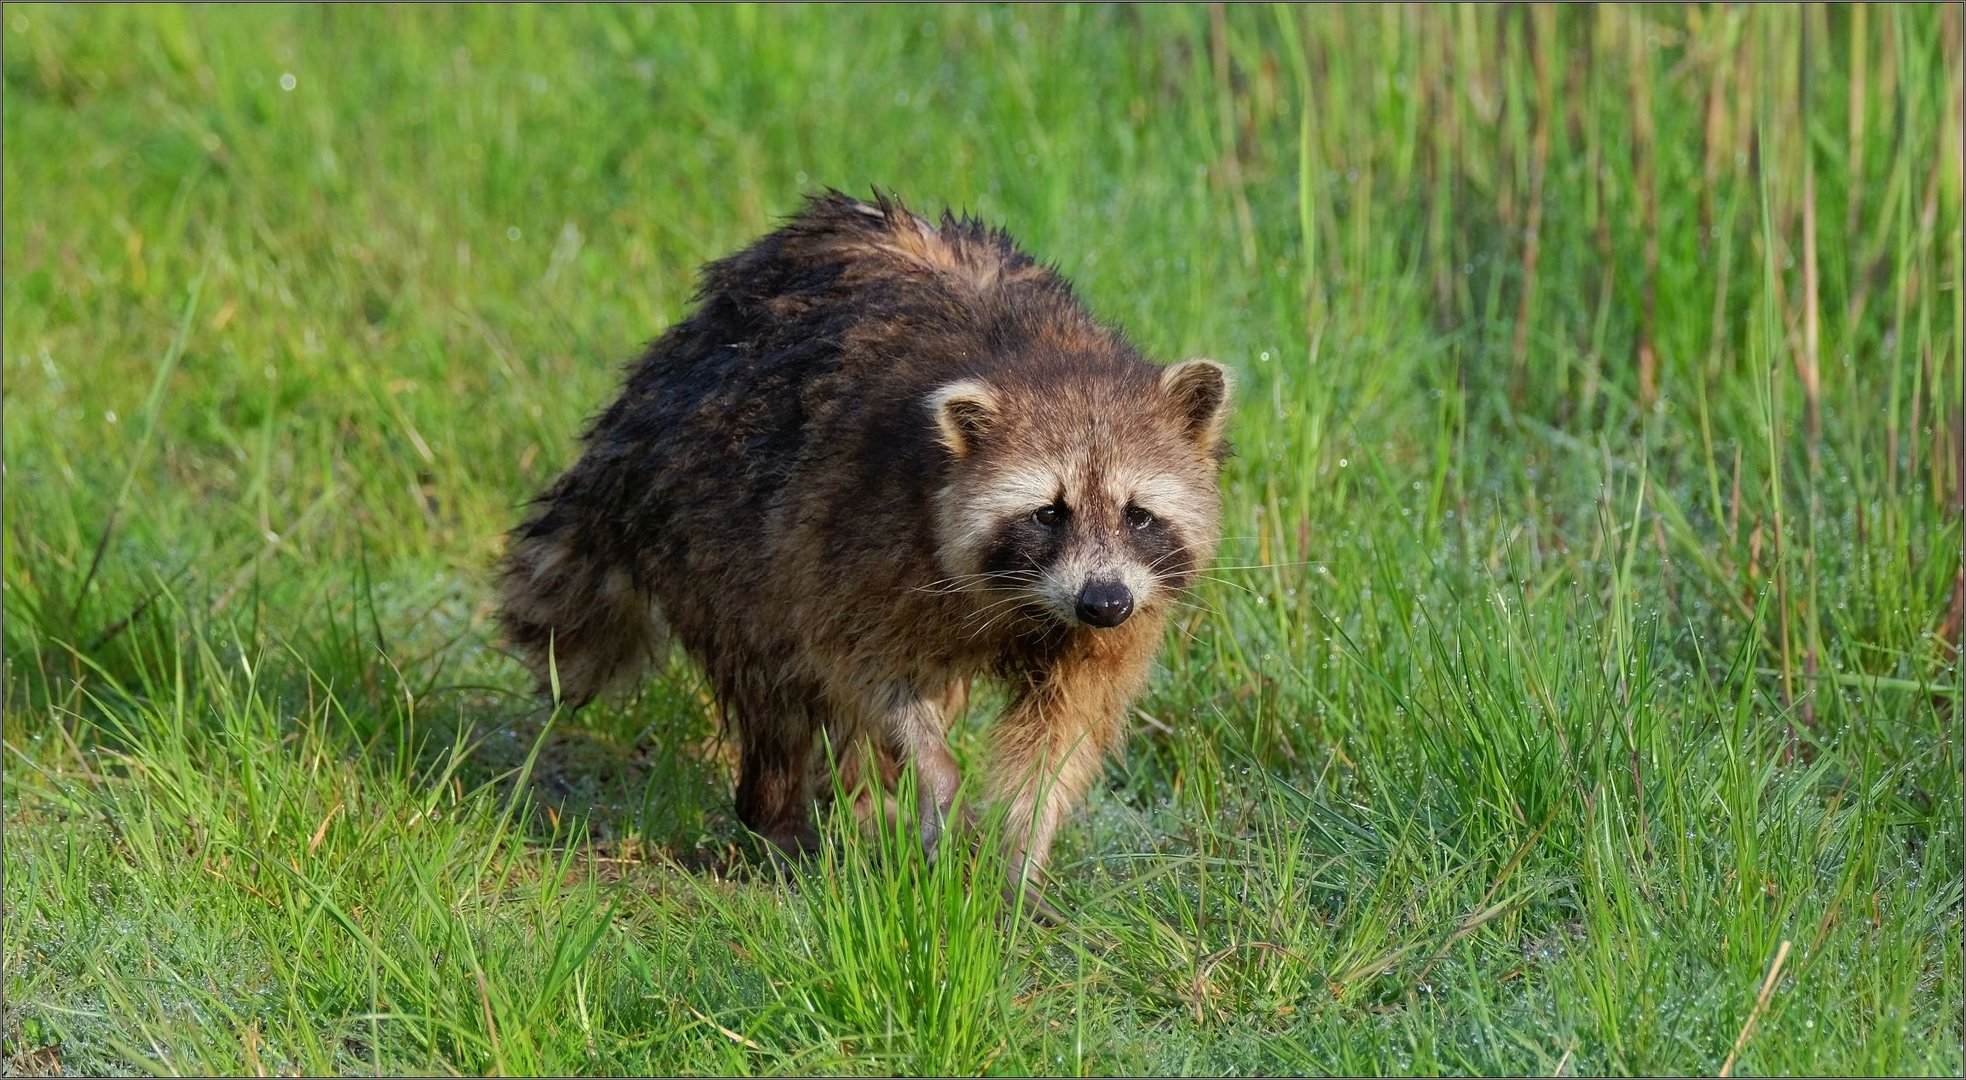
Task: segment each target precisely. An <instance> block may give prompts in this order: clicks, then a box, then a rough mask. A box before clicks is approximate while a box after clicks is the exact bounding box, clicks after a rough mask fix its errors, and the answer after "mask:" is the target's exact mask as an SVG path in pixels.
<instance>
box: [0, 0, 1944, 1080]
mask: <svg viewBox="0 0 1966 1080" xmlns="http://www.w3.org/2000/svg"><path fill="white" fill-rule="evenodd" d="M0 49H3V50H4V51H3V53H0V59H3V60H4V80H5V81H4V89H5V98H4V153H0V159H3V163H4V183H5V188H4V226H5V229H4V249H3V252H4V265H3V266H0V269H4V286H0V303H3V304H4V342H3V345H4V366H3V367H0V375H3V376H4V465H5V472H4V478H5V492H4V639H3V643H4V662H5V678H4V701H0V706H4V733H3V734H4V755H3V756H0V768H4V810H5V817H4V904H5V908H4V914H5V919H4V931H3V932H0V949H4V969H5V970H4V992H5V1001H4V1007H3V1008H0V1051H4V1061H0V1065H4V1069H5V1071H6V1072H8V1073H10V1074H48V1073H52V1072H54V1071H56V1070H61V1071H65V1072H83V1073H90V1072H169V1073H192V1074H196V1073H209V1074H266V1073H283V1072H285V1073H291V1072H301V1073H358V1072H359V1073H401V1072H419V1073H428V1072H434V1073H445V1072H457V1073H485V1072H499V1073H653V1074H668V1073H690V1074H701V1073H715V1074H751V1073H875V1074H881V1073H887V1074H892V1073H927V1074H975V1073H984V1074H1005V1075H1008V1074H1020V1073H1071V1074H1080V1073H1098V1074H1117V1073H1203V1074H1208V1073H1214V1074H1225V1073H1269V1074H1277V1073H1311V1074H1323V1073H1357V1074H1379V1073H1478V1074H1497V1073H1530V1074H1559V1075H1582V1074H1593V1073H1665V1074H1674V1073H1687V1074H1714V1073H1720V1074H1729V1073H1735V1074H1771V1073H1801V1074H1824V1073H1845V1074H1953V1075H1957V1074H1958V1073H1959V1072H1960V1071H1961V1069H1962V1067H1966V1062H1962V1053H1961V1038H1962V1026H1961V1015H1962V1008H1966V998H1963V997H1962V976H1961V958H1962V938H1961V917H1962V872H1961V868H1962V859H1963V858H1966V852H1963V851H1962V837H1961V831H1962V818H1961V797H1962V790H1961V788H1962V783H1961V778H1962V769H1966V762H1962V755H1961V749H1962V746H1961V727H1960V706H1961V697H1962V694H1961V665H1960V660H1959V643H1960V633H1961V617H1962V609H1963V608H1966V598H1962V581H1963V580H1966V579H1963V578H1962V571H1961V530H1960V516H1961V492H1962V475H1961V474H1962V447H1966V422H1962V405H1961V402H1962V393H1966V383H1963V382H1962V362H1961V337H1960V310H1961V297H1960V291H1959V286H1960V270H1961V266H1960V263H1961V258H1960V252H1959V238H1960V231H1961V218H1960V192H1961V165H1960V131H1961V115H1960V108H1961V106H1960V98H1961V18H1960V11H1959V9H1958V8H1956V7H1939V6H1936V5H1933V6H1915V5H1909V6H1877V7H1854V6H1853V7H1848V8H1845V7H1836V8H1830V7H1821V6H1810V7H1807V8H1798V7H1790V6H1780V7H1776V6H1756V5H1739V6H1725V7H1719V6H1714V7H1636V6H1632V7H1627V6H1616V5H1613V6H1603V7H1596V8H1552V7H1546V6H1527V5H1515V6H1509V7H1506V8H1490V7H1482V8H1475V7H1440V8H1436V7H1423V6H1399V7H1366V8H1345V9H1335V8H1323V7H1316V8H1293V7H1268V6H1229V7H1215V6H1185V7H1122V6H1096V7H1065V8H1021V7H1009V8H1006V7H965V8H929V7H920V8H916V7H901V8H890V7H857V6H856V7H850V8H845V7H843V8H825V7H796V8H775V7H758V6H751V5H735V6H729V7H715V8H689V7H666V6H665V7H635V8H624V7H592V8H585V7H583V8H567V9H551V10H549V9H539V8H523V7H522V8H515V9H491V8H472V7H455V8H452V7H444V8H414V7H390V8H353V9H351V8H342V7H335V8H325V7H272V8H262V7H249V8H181V7H161V8H153V7H144V8H122V7H106V8H105V7H92V8H79V7H49V6H40V5H15V4H9V5H7V7H6V8H5V10H4V12H0ZM872 185H879V186H880V187H881V188H883V189H891V190H894V191H896V192H898V193H900V194H901V195H902V196H903V197H905V198H906V199H908V200H909V201H910V203H911V204H912V205H913V206H914V207H915V208H917V209H919V210H925V211H929V212H939V211H940V209H941V208H942V207H944V206H950V207H954V208H957V209H967V210H969V211H971V212H974V213H976V214H977V215H979V216H981V217H983V218H985V219H987V220H990V221H992V222H996V223H1000V224H1003V225H1005V226H1007V227H1008V228H1009V229H1010V230H1011V231H1012V232H1013V233H1015V234H1016V235H1017V236H1018V237H1019V238H1020V239H1021V240H1022V241H1023V243H1024V244H1025V245H1026V246H1027V247H1029V248H1030V249H1031V250H1032V251H1033V252H1034V253H1035V254H1037V255H1038V256H1039V257H1040V258H1043V259H1047V260H1052V261H1055V262H1056V263H1057V265H1058V266H1059V267H1060V268H1061V269H1062V270H1063V271H1064V272H1066V273H1067V274H1069V275H1070V276H1071V277H1072V278H1073V279H1074V281H1075V282H1076V283H1077V284H1078V286H1079V288H1080V290H1081V295H1082V296H1083V297H1084V298H1085V300H1086V301H1087V302H1088V303H1089V304H1090V306H1091V307H1092V308H1093V309H1094V310H1095V311H1096V312H1097V313H1099V314H1100V315H1102V316H1103V317H1106V318H1108V319H1111V320H1113V321H1115V322H1117V323H1118V324H1120V325H1122V326H1124V327H1125V328H1126V329H1127V330H1128V332H1129V333H1130V334H1131V336H1132V337H1133V338H1134V340H1135V341H1137V342H1138V343H1139V344H1141V345H1142V347H1143V348H1145V349H1146V350H1147V351H1148V352H1150V353H1151V354H1153V355H1155V356H1157V357H1160V358H1162V359H1179V358H1182V357H1186V356H1190V355H1209V356H1213V357H1216V358H1218V359H1220V360H1222V361H1223V362H1224V363H1226V364H1228V365H1230V366H1231V367H1232V368H1233V369H1234V370H1235V372H1236V373H1237V375H1238V377H1239V380H1240V386H1241V393H1240V397H1239V401H1238V404H1237V410H1236V416H1235V420H1234V423H1233V425H1232V428H1231V433H1230V434H1231V438H1232V440H1233V441H1234V443H1235V445H1236V447H1237V454H1236V456H1235V457H1234V458H1233V459H1232V460H1231V461H1230V462H1229V463H1228V465H1227V468H1226V471H1225V474H1224V479H1223V483H1224V489H1225V493H1226V497H1227V511H1226V515H1225V533H1226V534H1227V535H1228V537H1229V538H1230V539H1229V541H1228V542H1227V543H1226V544H1225V545H1224V551H1223V555H1222V557H1221V559H1220V563H1221V565H1220V567H1219V568H1217V569H1216V570H1215V571H1214V575H1213V579H1212V580H1210V581H1209V582H1207V583H1206V584H1205V585H1204V587H1203V588H1202V589H1201V590H1200V592H1199V593H1198V595H1197V596H1196V601H1197V604H1198V607H1197V609H1196V610H1194V611H1193V612H1191V613H1190V614H1189V615H1188V616H1187V617H1186V618H1184V619H1183V620H1182V621H1181V622H1180V624H1179V625H1178V626H1176V627H1174V628H1173V629H1172V630H1171V631H1170V634H1169V640H1168V646H1167V649H1166V652H1165V654H1164V656H1163V659H1162V662H1161V664H1160V665H1159V668H1158V670H1157V672H1156V675H1155V677H1154V680H1153V683H1152V687H1151V690H1150V691H1149V693H1148V694H1147V695H1146V697H1145V698H1144V699H1143V700H1142V701H1141V702H1140V704H1139V707H1138V709H1137V710H1136V715H1135V716H1134V724H1133V728H1134V732H1135V734H1134V736H1133V738H1132V739H1131V740H1130V742H1129V743H1128V745H1127V747H1126V748H1125V751H1124V753H1123V754H1122V755H1120V756H1119V757H1118V758H1116V759H1115V760H1114V761H1113V762H1112V763H1111V765H1110V767H1109V769H1108V770H1107V773H1106V774H1105V777H1104V778H1103V779H1102V781H1101V782H1100V783H1099V784H1098V785H1097V787H1096V790H1095V792H1094V793H1093V795H1092V796H1091V797H1090V798H1089V799H1088V801H1087V803H1086V805H1085V807H1084V808H1083V810H1082V811H1081V812H1080V813H1079V814H1077V815H1076V816H1075V817H1074V819H1073V820H1072V821H1071V823H1070V824H1069V825H1068V827H1067V829H1066V831H1065V833H1064V834H1063V836H1062V839H1061V842H1060V849H1059V851H1058V853H1057V855H1056V857H1055V859H1054V866H1053V868H1054V872H1055V875H1056V879H1057V880H1056V884H1055V885H1054V887H1053V890H1052V893H1051V898H1052V899H1053V900H1054V901H1055V902H1056V903H1057V904H1058V905H1059V906H1060V907H1062V908H1064V909H1066V910H1067V911H1069V912H1070V913H1071V914H1072V920H1071V922H1070V923H1069V924H1068V925H1065V926H1062V927H1059V928H1055V929H1054V928H1047V927H1041V926H1038V925H1035V924H1030V923H1027V922H1026V921H1023V920H1019V919H1016V918H1013V917H1011V916H1010V915H1009V914H1008V913H1007V912H1006V911H1005V910H1004V906H1003V904H1002V902H1001V900H1000V898H999V897H998V896H997V895H996V892H995V890H992V889H979V888H972V887H971V885H970V882H971V881H972V880H973V879H974V877H975V876H976V875H979V874H990V873H994V872H995V868H993V867H992V866H991V865H990V858H989V856H988V855H987V854H982V855H975V856H972V857H971V858H969V859H968V860H965V859H962V858H945V859H942V860H939V861H938V862H937V863H936V864H935V865H933V866H929V865H925V864H924V862H923V860H922V859H921V857H920V854H919V852H918V851H917V850H916V849H915V848H914V846H913V844H912V842H911V841H910V840H909V839H908V838H907V837H906V835H905V834H899V835H897V834H891V833H874V834H870V835H861V834H859V833H858V832H856V831H855V830H854V829H853V828H852V827H851V825H850V824H848V823H846V822H841V821H834V822H832V823H831V828H830V829H829V832H828V835H829V837H830V838H831V842H830V845H829V850H828V852H827V853H826V855H825V857H823V858H821V859H819V860H817V861H816V862H815V863H813V864H812V865H811V866H809V867H807V868H806V869H805V870H804V871H803V872H802V873H801V874H800V875H799V876H797V877H795V878H793V879H790V880H786V879H782V878H780V877H778V876H776V875H774V874H772V873H771V872H770V871H769V868H768V867H767V866H764V865H762V864H761V862H760V860H759V858H758V853H757V850H756V847H755V844H754V843H753V841H752V840H751V839H750V838H749V837H748V836H747V835H746V834H745V832H744V830H743V829H742V828H741V827H740V826H739V825H738V824H737V822H736V821H735V819H734V817H733V815H732V811H731V807H730V782H731V754H730V751H729V748H728V747H727V746H725V745H723V744H722V743H721V742H720V741H719V739H718V737H717V732H718V727H717V720H716V717H715V715H714V713H713V712H712V710H711V708H710V706H709V702H708V697H707V694H706V691H705V688H704V686H703V685H702V681H701V680H700V679H699V678H698V677H697V676H696V675H695V673H693V672H692V671H691V670H690V669H689V667H688V666H687V665H686V664H684V663H682V662H681V661H680V660H677V661H676V662H674V663H672V664H671V665H670V666H669V667H668V668H667V669H666V670H665V671H664V672H662V673H661V675H660V676H659V677H656V678H652V679H650V680H649V681H648V682H647V683H646V684H645V685H644V686H643V687H641V688H640V690H638V691H637V692H636V693H634V694H633V695H631V696H629V697H627V698H624V699H621V700H616V701H610V702H606V703H602V704H597V705H595V706H593V707H590V708H588V709H585V710H582V711H580V712H577V713H566V712H559V713H547V712H544V711H542V710H541V709H539V708H538V707H537V705H536V702H535V701H534V699H532V698H531V697H530V696H529V695H528V693H527V691H528V686H527V681H526V678H525V676H524V673H523V672H522V671H521V669H520V667H519V665H518V664H517V663H516V662H515V661H514V660H513V659H512V658H511V657H510V656H509V655H507V654H506V653H505V652H503V651H502V650H501V647H500V645H499V642H498V640H497V635H496V633H495V630H494V627H493V626H492V623H491V613H492V609H491V597H492V590H491V586H490V570H491V567H492V565H493V563H494V561H495V560H496V558H497V555H498V553H499V551H500V550H501V545H502V543H503V540H502V534H503V533H504V531H505V530H506V529H507V528H509V527H510V526H511V525H512V524H513V523H514V522H515V521H516V520H517V517H518V515H519V513H520V510H521V503H522V501H523V500H524V499H526V498H527V497H528V496H530V495H531V494H532V493H533V492H534V491H535V490H536V489H537V488H538V486H539V485H541V484H542V483H543V482H544V481H545V480H547V479H548V478H550V477H551V476H552V475H553V474H554V473H555V472H556V471H557V470H558V469H559V468H561V467H563V466H564V465H565V464H567V463H568V462H569V461H570V460H571V457H572V454H573V452H574V448H575V443H574V438H575V436H576V435H577V433H578V431H579V430H580V427H581V425H582V423H583V421H584V420H585V418H586V417H587V416H588V415H590V414H591V413H592V412H593V411H594V410H595V409H597V408H599V407H600V406H601V405H602V404H604V403H605V402H606V401H607V400H608V399H609V398H610V397H611V395H612V393H613V391H614V388H615V386H616V384H617V379H618V378H619V375H620V371H621V366H622V365H623V364H624V363H625V362H626V361H628V360H629V359H631V358H632V357H633V356H634V355H635V354H636V353H637V352H638V350H639V348H640V346H641V344H642V343H643V342H645V341H647V340H649V339H651V338H653V337H654V336H655V335H657V334H658V333H659V332H660V331H661V330H662V329H663V328H664V327H666V326H667V325H668V324H669V323H671V322H672V321H674V320H675V319H677V318H678V317H679V316H680V315H681V314H682V313H683V312H684V311H686V310H687V308H688V305H689V302H690V296H691V292H692V287H693V284H692V276H693V273H694V270H695V268H696V267H697V266H698V265H699V264H701V263H702V262H704V261H705V260H708V259H712V258H716V257H719V256H721V255H724V254H726V253H728V252H730V251H732V250H735V249H736V248H738V247H740V246H742V245H744V244H746V243H748V242H749V241H750V240H751V239H752V238H753V237H755V236H757V235H758V234H760V233H761V232H763V231H765V230H767V229H769V228H770V227H772V225H773V223H774V222H775V221H776V220H779V219H780V218H782V217H783V216H784V215H785V214H788V213H790V212H791V211H792V210H794V209H795V208H796V207H797V206H798V205H799V200H800V199H801V197H802V195H803V194H805V193H809V192H814V191H818V190H821V189H822V188H824V187H829V186H831V187H838V188H841V189H844V190H847V191H849V192H852V193H859V194H864V193H866V192H867V191H868V190H869V188H870V187H871V186H872ZM999 700H1000V698H998V697H994V696H991V695H987V694H986V695H984V697H983V698H982V700H980V701H979V702H977V703H976V704H975V705H974V706H973V707H972V709H971V711H970V714H969V716H968V717H967V719H966V722H965V725H964V727H963V729H962V730H961V732H959V733H958V736H957V738H956V752H957V754H958V757H959V758H961V759H963V760H965V761H970V760H974V758H975V757H976V755H977V754H978V753H979V752H980V750H981V748H982V740H981V734H982V732H984V731H985V730H986V725H987V722H988V719H989V716H990V714H991V710H992V708H993V707H994V705H995V704H996V703H997V702H998V701H999Z"/></svg>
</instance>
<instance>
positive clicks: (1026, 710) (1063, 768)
mask: <svg viewBox="0 0 1966 1080" xmlns="http://www.w3.org/2000/svg"><path fill="white" fill-rule="evenodd" d="M1136 622H1137V623H1138V624H1139V625H1134V624H1132V623H1129V624H1128V625H1127V626H1126V627H1124V628H1120V629H1115V630H1110V631H1102V632H1101V633H1100V634H1099V635H1097V636H1096V637H1088V638H1087V639H1085V640H1083V641H1081V642H1079V643H1076V644H1075V645H1073V646H1069V647H1068V648H1067V649H1066V650H1065V651H1064V653H1063V654H1062V655H1060V656H1059V657H1057V658H1056V659H1055V660H1054V661H1053V662H1052V663H1051V664H1050V665H1048V666H1047V667H1045V668H1044V669H1043V670H1039V671H1035V672H1032V673H1031V674H1030V677H1029V681H1028V682H1027V683H1026V684H1025V686H1024V687H1023V689H1022V692H1020V693H1019V694H1018V696H1017V699H1016V700H1015V701H1014V702H1012V704H1011V706H1010V708H1009V709H1008V710H1007V711H1006V712H1005V713H1004V715H1003V717H1002V718H1001V719H999V720H998V721H997V724H996V727H995V730H994V732H993V741H994V743H995V755H994V760H993V762H992V766H991V790H992V792H993V794H994V796H995V798H996V800H997V801H998V802H999V803H1000V804H1002V805H1004V806H1005V807H1006V809H1007V814H1006V818H1005V842H1006V843H1007V845H1008V854H1009V871H1010V878H1011V885H1012V887H1013V888H1023V889H1024V890H1025V892H1026V894H1027V895H1029V896H1030V897H1031V898H1032V901H1033V907H1034V909H1035V911H1036V913H1037V914H1038V915H1039V916H1040V917H1041V918H1046V919H1048V920H1050V921H1056V920H1057V919H1058V915H1057V913H1056V911H1055V910H1053V909H1052V908H1051V907H1050V906H1049V905H1048V904H1045V903H1044V902H1043V900H1042V899H1040V898H1039V897H1038V896H1037V895H1036V893H1037V886H1038V884H1039V883H1040V882H1041V881H1042V878H1043V872H1044V865H1045V862H1046V860H1047V859H1048V858H1049V857H1050V855H1051V844H1052V841H1053V840H1054V839H1055V838H1056V837H1057V835H1058V827H1059V825H1060V823H1061V822H1062V821H1063V819H1064V816H1065V813H1066V811H1068V810H1070V809H1071V807H1072V805H1073V804H1074V803H1076V802H1077V801H1078V799H1079V797H1080V796H1081V795H1083V794H1084V793H1085V789H1086V787H1087V786H1088V785H1089V784H1090V783H1091V782H1092V780H1093V778H1094V777H1096V776H1097V775H1098V773H1099V768H1100V765H1101V763H1102V760H1103V758H1104V756H1105V753H1106V751H1107V750H1109V749H1111V748H1112V747H1113V746H1114V745H1115V744H1116V743H1118V742H1119V740H1120V736H1121V735H1122V734H1123V730H1124V729H1123V719H1124V714H1125V712H1126V708H1127V706H1128V704H1130V703H1131V702H1132V700H1133V698H1134V696H1135V695H1136V694H1138V693H1139V691H1140V689H1141V687H1142V686H1143V685H1144V684H1145V682H1146V677H1147V669H1148V665H1149V664H1150V663H1151V662H1152V660H1153V653H1154V647H1155V645H1156V644H1157V643H1158V641H1159V637H1160V635H1159V627H1158V624H1157V622H1156V621H1154V620H1148V619H1137V620H1136Z"/></svg>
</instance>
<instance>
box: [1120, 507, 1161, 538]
mask: <svg viewBox="0 0 1966 1080" xmlns="http://www.w3.org/2000/svg"><path fill="white" fill-rule="evenodd" d="M1153 523H1154V515H1152V514H1150V513H1148V512H1147V511H1145V510H1142V509H1140V508H1139V507H1137V506H1129V507H1127V508H1126V527H1127V528H1129V529H1132V530H1134V531H1136V532H1138V531H1139V530H1141V529H1145V528H1148V527H1150V526H1152V525H1153Z"/></svg>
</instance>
